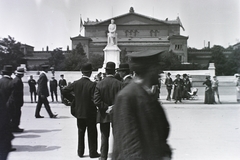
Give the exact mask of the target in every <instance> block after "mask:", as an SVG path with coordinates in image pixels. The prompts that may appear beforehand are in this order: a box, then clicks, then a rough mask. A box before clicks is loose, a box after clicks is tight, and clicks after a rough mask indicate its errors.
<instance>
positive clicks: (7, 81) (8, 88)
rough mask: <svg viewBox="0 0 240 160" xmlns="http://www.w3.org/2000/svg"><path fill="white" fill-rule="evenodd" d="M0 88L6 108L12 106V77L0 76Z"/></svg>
mask: <svg viewBox="0 0 240 160" xmlns="http://www.w3.org/2000/svg"><path fill="white" fill-rule="evenodd" d="M0 88H1V90H2V92H3V94H4V96H5V97H6V101H5V103H6V106H7V108H9V107H13V106H14V98H13V89H14V86H13V83H12V78H10V77H2V78H1V79H0Z"/></svg>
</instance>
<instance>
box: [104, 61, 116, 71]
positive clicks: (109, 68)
mask: <svg viewBox="0 0 240 160" xmlns="http://www.w3.org/2000/svg"><path fill="white" fill-rule="evenodd" d="M115 67H116V65H115V63H114V62H107V64H106V68H105V69H108V70H115V69H116V68H115Z"/></svg>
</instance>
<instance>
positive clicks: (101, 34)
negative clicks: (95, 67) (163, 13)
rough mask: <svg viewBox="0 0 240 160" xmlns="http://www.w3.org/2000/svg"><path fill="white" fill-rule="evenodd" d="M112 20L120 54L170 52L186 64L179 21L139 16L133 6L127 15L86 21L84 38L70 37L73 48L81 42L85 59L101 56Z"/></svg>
mask: <svg viewBox="0 0 240 160" xmlns="http://www.w3.org/2000/svg"><path fill="white" fill-rule="evenodd" d="M112 19H114V23H115V24H116V25H117V30H116V33H117V41H118V42H117V43H118V44H117V45H118V47H119V48H120V49H121V50H122V51H124V52H127V53H131V52H138V51H142V50H150V49H151V50H165V51H167V52H170V51H171V52H174V53H176V54H177V56H178V57H179V59H180V60H181V62H182V63H185V62H187V60H188V55H187V40H188V37H186V36H182V35H181V34H180V29H181V28H182V29H183V30H184V28H183V26H182V23H181V21H180V18H179V17H177V19H176V20H168V19H166V20H159V19H156V18H152V17H148V16H145V15H141V14H138V13H136V12H135V11H134V9H133V8H132V7H131V8H130V10H129V12H128V13H126V14H123V15H120V16H116V17H113V18H110V19H107V20H104V21H98V20H96V21H90V20H88V21H85V22H84V25H83V26H84V27H85V36H81V35H79V36H76V37H72V38H70V39H71V41H72V49H74V48H75V47H76V45H77V44H78V43H81V44H82V45H83V48H84V50H85V52H86V54H87V56H88V57H89V55H91V54H101V55H103V53H104V52H103V49H104V48H105V47H106V45H107V33H108V25H109V24H110V23H111V20H112Z"/></svg>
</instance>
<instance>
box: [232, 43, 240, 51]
mask: <svg viewBox="0 0 240 160" xmlns="http://www.w3.org/2000/svg"><path fill="white" fill-rule="evenodd" d="M238 48H240V42H238V43H236V44H234V45H233V49H234V50H235V49H238Z"/></svg>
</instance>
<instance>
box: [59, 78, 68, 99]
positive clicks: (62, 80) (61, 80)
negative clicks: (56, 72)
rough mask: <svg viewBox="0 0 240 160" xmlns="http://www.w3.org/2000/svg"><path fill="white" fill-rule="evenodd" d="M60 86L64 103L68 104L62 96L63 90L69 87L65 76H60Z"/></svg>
mask: <svg viewBox="0 0 240 160" xmlns="http://www.w3.org/2000/svg"><path fill="white" fill-rule="evenodd" d="M58 85H59V90H60V94H61V100H62V103H66V101H65V100H64V97H63V95H62V89H63V88H64V87H66V86H67V81H66V79H64V75H63V74H61V75H60V80H59V81H58Z"/></svg>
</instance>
